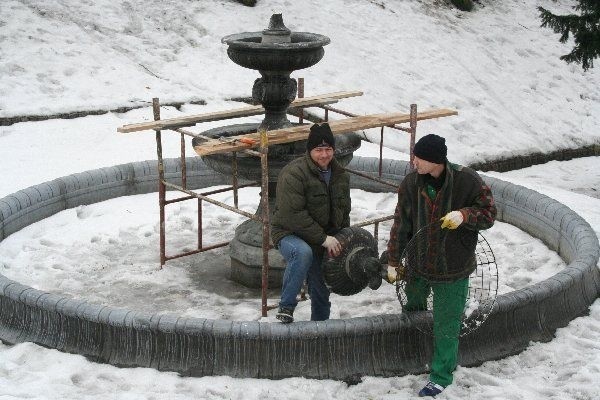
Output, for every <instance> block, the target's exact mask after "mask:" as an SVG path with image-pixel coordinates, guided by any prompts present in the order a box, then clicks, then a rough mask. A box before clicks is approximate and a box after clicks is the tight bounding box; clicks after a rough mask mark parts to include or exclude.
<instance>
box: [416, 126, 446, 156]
mask: <svg viewBox="0 0 600 400" xmlns="http://www.w3.org/2000/svg"><path fill="white" fill-rule="evenodd" d="M413 151H414V153H413V154H414V155H415V156H417V157H419V158H420V159H421V160H425V161H429V162H432V163H434V164H444V163H445V162H446V155H447V154H448V148H447V147H446V139H444V138H443V137H441V136H438V135H434V134H431V133H430V134H429V135H425V136H423V137H422V138H421V139H419V141H418V142H417V143H416V144H415V148H414V150H413Z"/></svg>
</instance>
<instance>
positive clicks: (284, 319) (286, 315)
mask: <svg viewBox="0 0 600 400" xmlns="http://www.w3.org/2000/svg"><path fill="white" fill-rule="evenodd" d="M276 318H277V319H278V320H279V321H281V323H282V324H289V323H290V322H294V310H292V309H290V308H285V307H279V312H277V316H276Z"/></svg>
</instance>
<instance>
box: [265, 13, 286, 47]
mask: <svg viewBox="0 0 600 400" xmlns="http://www.w3.org/2000/svg"><path fill="white" fill-rule="evenodd" d="M291 41H292V31H290V30H289V29H288V28H287V27H286V26H285V25H284V24H283V16H282V15H281V14H273V15H271V19H270V20H269V27H268V28H267V29H264V30H263V31H262V38H261V43H290V42H291Z"/></svg>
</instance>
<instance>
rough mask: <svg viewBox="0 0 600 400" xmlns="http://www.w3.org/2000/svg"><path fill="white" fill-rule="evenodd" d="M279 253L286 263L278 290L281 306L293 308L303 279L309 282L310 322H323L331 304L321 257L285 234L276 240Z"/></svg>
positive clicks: (297, 238) (305, 244)
mask: <svg viewBox="0 0 600 400" xmlns="http://www.w3.org/2000/svg"><path fill="white" fill-rule="evenodd" d="M279 252H280V253H281V255H282V256H283V258H284V259H285V261H286V264H287V266H286V268H285V272H284V274H283V287H282V288H281V301H280V302H279V306H280V307H285V308H289V309H292V310H293V309H295V308H296V305H297V304H298V301H297V300H296V296H297V295H298V293H299V292H300V289H301V288H302V284H303V283H304V280H306V281H307V282H308V295H309V296H310V305H311V315H310V319H311V321H324V320H326V319H328V318H329V312H330V309H331V303H330V302H329V289H328V288H327V286H325V281H324V280H323V274H322V273H321V257H319V255H318V254H315V253H314V252H313V250H312V248H311V247H310V246H309V245H308V244H307V243H306V242H305V241H304V240H302V239H300V238H299V237H298V236H294V235H288V236H285V237H284V238H283V239H281V240H280V241H279Z"/></svg>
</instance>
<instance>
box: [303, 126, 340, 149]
mask: <svg viewBox="0 0 600 400" xmlns="http://www.w3.org/2000/svg"><path fill="white" fill-rule="evenodd" d="M321 146H331V147H333V148H334V149H335V138H334V137H333V132H331V128H330V127H329V124H328V123H327V122H325V123H322V124H314V125H313V126H311V127H310V134H309V135H308V141H307V142H306V150H308V151H311V150H312V149H314V148H315V147H321Z"/></svg>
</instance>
